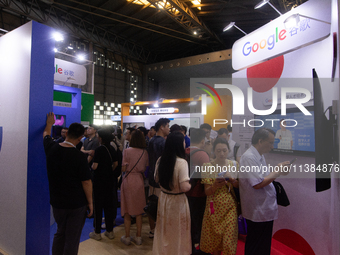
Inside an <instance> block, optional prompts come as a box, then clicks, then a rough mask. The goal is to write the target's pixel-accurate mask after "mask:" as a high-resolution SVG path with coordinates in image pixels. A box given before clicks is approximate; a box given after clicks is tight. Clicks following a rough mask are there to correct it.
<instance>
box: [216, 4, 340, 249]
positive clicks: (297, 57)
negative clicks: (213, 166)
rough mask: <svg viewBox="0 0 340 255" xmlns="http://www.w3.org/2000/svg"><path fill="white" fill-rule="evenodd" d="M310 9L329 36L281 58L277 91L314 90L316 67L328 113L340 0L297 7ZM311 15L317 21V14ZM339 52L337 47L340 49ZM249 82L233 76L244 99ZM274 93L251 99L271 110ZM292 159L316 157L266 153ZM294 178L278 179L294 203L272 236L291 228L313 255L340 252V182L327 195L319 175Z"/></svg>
mask: <svg viewBox="0 0 340 255" xmlns="http://www.w3.org/2000/svg"><path fill="white" fill-rule="evenodd" d="M310 6H319V7H320V8H316V9H315V12H316V13H318V15H316V16H318V18H319V19H321V20H326V21H330V19H331V22H332V25H331V33H330V36H328V37H327V38H326V39H324V40H322V41H320V42H316V43H313V44H312V45H309V46H307V47H304V48H301V49H298V50H296V51H293V52H290V53H287V54H285V55H284V56H283V58H284V67H283V72H282V74H281V77H280V80H279V81H278V82H277V84H276V85H275V88H278V91H279V92H280V88H282V87H299V88H301V87H304V88H307V89H308V90H309V91H313V80H312V69H313V68H315V69H316V71H317V74H318V76H319V78H320V83H321V88H322V95H323V102H324V109H327V108H328V106H331V105H332V101H333V100H339V79H338V77H339V76H338V74H339V60H337V63H336V64H337V71H336V75H335V80H334V82H331V79H330V78H331V75H332V66H333V36H332V35H333V32H336V33H339V31H338V28H339V26H338V16H339V14H338V1H336V0H329V1H324V0H322V1H321V0H310V1H308V2H306V3H304V4H302V5H300V6H299V7H297V8H296V9H299V12H300V13H301V14H304V8H306V7H307V8H309V7H310ZM308 16H312V17H315V15H314V16H313V15H308ZM330 17H331V18H330ZM338 41H339V39H338ZM337 48H338V49H339V47H338V46H337ZM338 59H339V56H338ZM246 78H247V69H244V70H241V71H238V72H236V73H233V85H237V86H238V87H239V88H241V89H242V91H243V93H244V94H245V95H246V94H247V89H248V87H249V84H248V82H247V79H246ZM271 93H272V91H271V90H270V91H267V92H264V93H257V92H254V95H253V97H254V98H256V100H253V102H254V108H255V109H258V110H265V109H269V107H270V106H265V105H264V104H263V102H264V100H265V99H266V98H271V97H272V94H271ZM308 105H313V101H310V102H308V103H306V104H305V106H308ZM244 115H245V116H248V117H249V118H254V114H253V113H251V112H250V111H249V110H248V107H247V106H246V105H245V114H244ZM242 117H244V116H242ZM234 120H235V121H238V120H239V118H237V117H235V116H234V117H233V121H234ZM217 128H219V127H217ZM241 135H242V131H241V128H236V127H233V140H235V141H237V142H240V143H243V148H242V150H243V151H244V150H245V149H246V148H245V147H244V142H242V141H240V136H241ZM250 137H251V136H250ZM249 142H250V140H249ZM330 149H331V148H330ZM292 157H297V161H296V162H295V163H296V164H297V165H304V164H309V165H310V164H315V158H314V157H308V156H296V155H294V156H293V155H289V154H284V153H280V154H274V153H269V154H267V155H266V161H267V163H268V164H271V165H276V164H277V163H279V162H283V161H285V160H289V161H290V160H291V159H292ZM292 177H293V176H287V178H280V179H279V181H280V182H281V183H282V184H283V186H284V187H285V190H286V192H287V195H288V197H289V199H290V202H291V205H290V206H288V207H281V206H279V219H278V220H276V221H274V231H273V233H275V232H277V231H279V230H282V229H288V230H292V231H294V232H296V233H298V234H299V235H300V236H302V237H303V238H304V239H305V240H306V241H307V242H308V244H309V245H310V246H311V248H312V249H313V251H314V252H315V254H339V252H340V250H339V241H338V240H339V227H340V221H339V216H338V214H339V179H338V178H337V176H335V174H333V178H332V180H331V181H332V183H331V185H332V186H331V188H330V189H328V190H326V191H323V192H316V189H315V173H309V174H306V176H305V177H306V178H292Z"/></svg>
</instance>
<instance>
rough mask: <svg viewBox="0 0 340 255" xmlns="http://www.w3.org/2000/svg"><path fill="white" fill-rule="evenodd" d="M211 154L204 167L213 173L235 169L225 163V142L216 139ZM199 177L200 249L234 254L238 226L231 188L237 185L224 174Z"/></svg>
mask: <svg viewBox="0 0 340 255" xmlns="http://www.w3.org/2000/svg"><path fill="white" fill-rule="evenodd" d="M213 151H214V154H215V155H216V158H215V159H214V160H213V161H211V163H209V164H206V166H215V167H216V168H215V169H218V168H217V166H219V167H221V168H222V167H224V166H227V167H228V166H230V167H232V166H234V164H235V165H236V168H238V163H237V162H236V161H234V162H233V161H231V160H228V159H227V156H228V153H229V144H228V141H227V140H226V139H224V138H216V140H215V142H214V144H213ZM203 177H204V179H203V180H202V184H204V189H205V193H206V195H207V200H206V206H205V212H204V217H203V224H202V233H201V243H200V249H201V251H203V252H206V253H212V254H213V255H220V254H221V252H222V251H223V255H228V254H229V255H232V254H236V248H237V233H238V222H237V204H236V201H235V199H234V197H235V194H233V193H234V189H233V187H238V181H237V180H236V179H235V178H232V175H231V174H230V173H228V172H226V173H222V174H220V176H219V173H217V171H214V172H211V173H209V172H207V173H206V175H205V176H203ZM234 177H236V176H234ZM226 178H227V179H226Z"/></svg>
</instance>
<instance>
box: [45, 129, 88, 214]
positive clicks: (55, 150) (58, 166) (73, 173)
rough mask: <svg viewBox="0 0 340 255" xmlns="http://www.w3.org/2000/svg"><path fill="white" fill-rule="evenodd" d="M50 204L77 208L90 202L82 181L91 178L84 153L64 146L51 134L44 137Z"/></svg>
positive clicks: (61, 207)
mask: <svg viewBox="0 0 340 255" xmlns="http://www.w3.org/2000/svg"><path fill="white" fill-rule="evenodd" d="M44 148H45V154H46V163H47V176H48V182H49V187H50V204H51V205H52V206H53V207H55V208H59V209H76V208H79V207H82V206H85V205H87V204H88V202H87V199H86V196H85V192H84V190H83V186H82V181H86V180H89V179H91V173H90V170H89V166H88V163H87V159H86V156H85V154H84V153H82V152H81V151H79V150H77V149H76V148H73V147H62V146H60V145H59V144H58V143H56V142H54V141H53V140H52V138H51V137H50V136H45V137H44Z"/></svg>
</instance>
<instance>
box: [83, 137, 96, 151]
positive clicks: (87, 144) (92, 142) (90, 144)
mask: <svg viewBox="0 0 340 255" xmlns="http://www.w3.org/2000/svg"><path fill="white" fill-rule="evenodd" d="M98 147H99V141H98V138H97V137H96V136H95V137H93V138H92V139H85V141H84V149H85V150H87V151H90V150H96V149H97V148H98Z"/></svg>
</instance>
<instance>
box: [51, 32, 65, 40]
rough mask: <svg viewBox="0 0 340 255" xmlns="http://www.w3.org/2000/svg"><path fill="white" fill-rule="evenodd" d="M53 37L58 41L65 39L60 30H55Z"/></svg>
mask: <svg viewBox="0 0 340 255" xmlns="http://www.w3.org/2000/svg"><path fill="white" fill-rule="evenodd" d="M53 38H54V40H55V41H56V42H61V41H64V36H63V35H62V34H61V33H59V32H55V33H54V34H53Z"/></svg>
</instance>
